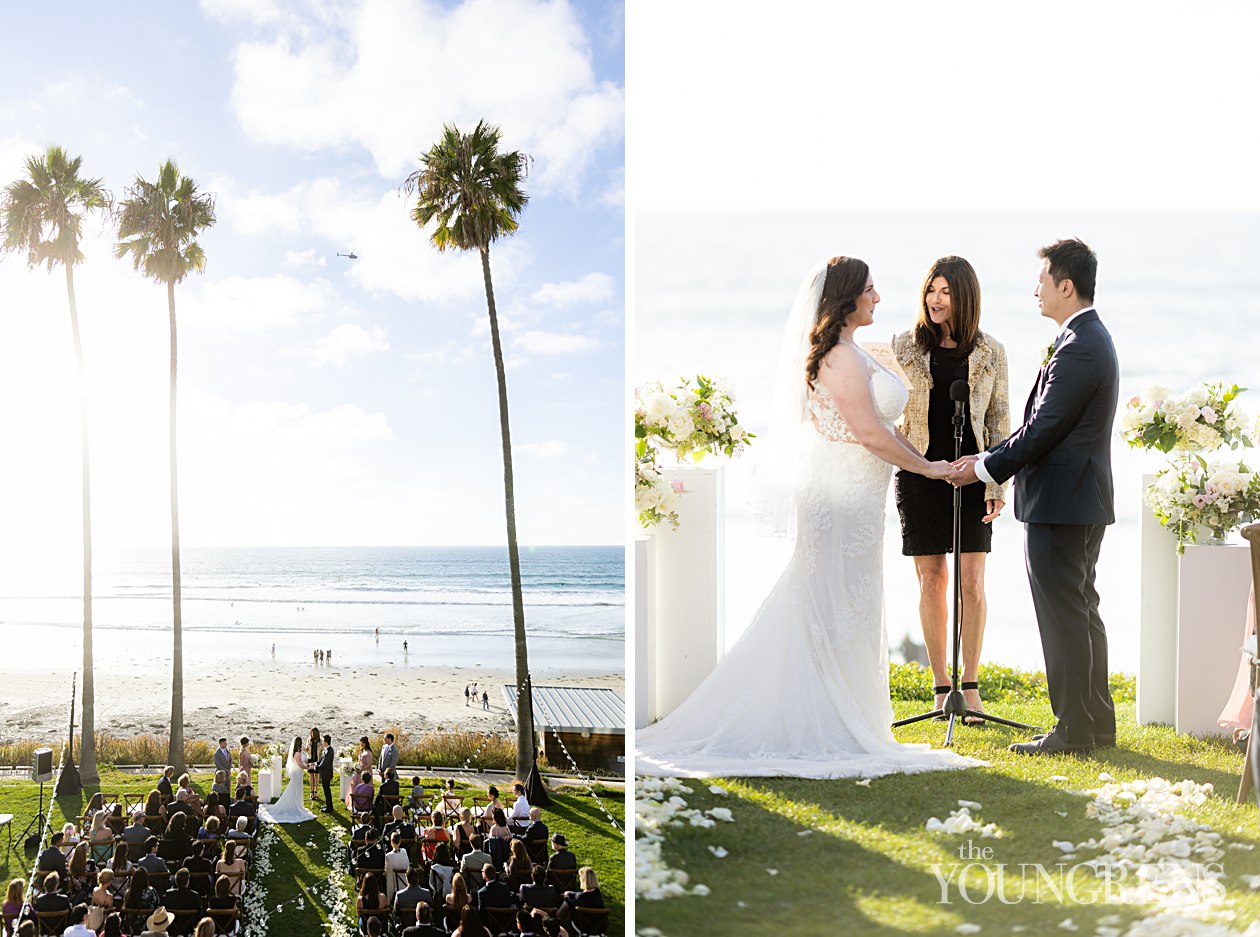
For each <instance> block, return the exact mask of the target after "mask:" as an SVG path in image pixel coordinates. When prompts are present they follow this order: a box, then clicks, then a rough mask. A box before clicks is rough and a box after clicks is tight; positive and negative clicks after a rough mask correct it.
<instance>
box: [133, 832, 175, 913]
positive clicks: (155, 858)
mask: <svg viewBox="0 0 1260 937" xmlns="http://www.w3.org/2000/svg"><path fill="white" fill-rule="evenodd" d="M161 845H162V841H161V840H159V839H158V838H157V837H156V836H150V837H149V838H148V839H146V840H145V841H144V848H145V849H146V850H147V851H146V852H145V854H144V855H143V856H141V857H140V858H139V860H137V862H136V865H138V866H140V868H142V869H144V870H145V871H146V872H148V873H149V874H152V873H154V872H159V873H164V872H167V871H168V869H167V868H166V860H165V859H163V858H162V857H161V856H159V855H158V847H159V846H161ZM145 881H146V882H147V881H148V876H146V877H145ZM154 907H155V908H156V907H157V905H154Z"/></svg>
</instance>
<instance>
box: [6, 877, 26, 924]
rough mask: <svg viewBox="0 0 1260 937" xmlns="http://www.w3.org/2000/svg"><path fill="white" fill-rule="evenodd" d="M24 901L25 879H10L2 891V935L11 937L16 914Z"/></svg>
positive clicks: (20, 910) (20, 911)
mask: <svg viewBox="0 0 1260 937" xmlns="http://www.w3.org/2000/svg"><path fill="white" fill-rule="evenodd" d="M25 903H26V879H24V878H15V879H12V880H10V882H9V887H8V888H7V889H5V892H4V905H3V907H0V915H3V917H4V935H5V937H13V929H14V927H15V926H16V925H17V919H18V915H19V914H21V913H22V905H23V904H25Z"/></svg>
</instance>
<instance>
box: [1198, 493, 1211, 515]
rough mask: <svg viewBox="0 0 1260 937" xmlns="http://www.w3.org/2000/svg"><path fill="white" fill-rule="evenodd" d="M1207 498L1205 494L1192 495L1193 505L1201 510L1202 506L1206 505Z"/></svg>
mask: <svg viewBox="0 0 1260 937" xmlns="http://www.w3.org/2000/svg"><path fill="white" fill-rule="evenodd" d="M1209 500H1210V499H1209V498H1208V496H1207V495H1195V496H1194V506H1195V507H1196V508H1198V509H1199V510H1200V511H1201V510H1203V508H1205V507H1206V506H1207V503H1208V501H1209Z"/></svg>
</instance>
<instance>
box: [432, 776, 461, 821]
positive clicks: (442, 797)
mask: <svg viewBox="0 0 1260 937" xmlns="http://www.w3.org/2000/svg"><path fill="white" fill-rule="evenodd" d="M463 800H464V798H463V797H462V796H460V795H459V794H457V793H456V792H455V779H454V778H447V779H446V785H445V786H444V787H443V788H442V792H441V794H439V795H438V798H437V800H435V801H434V802H433V813H440V814H442V816H444V817H453V816H455V815H456V812H457V811H458V810H459V805H460V804H461V803H462V802H463Z"/></svg>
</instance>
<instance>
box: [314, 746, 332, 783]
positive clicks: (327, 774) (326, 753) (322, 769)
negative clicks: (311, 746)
mask: <svg viewBox="0 0 1260 937" xmlns="http://www.w3.org/2000/svg"><path fill="white" fill-rule="evenodd" d="M316 768H317V769H318V770H319V779H320V780H321V781H331V780H332V777H333V747H332V746H331V745H325V746H324V750H323V752H321V753H320V756H319V764H318V765H316Z"/></svg>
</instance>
